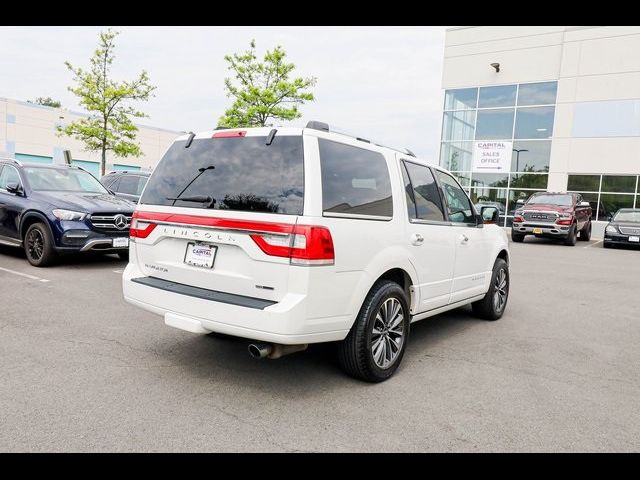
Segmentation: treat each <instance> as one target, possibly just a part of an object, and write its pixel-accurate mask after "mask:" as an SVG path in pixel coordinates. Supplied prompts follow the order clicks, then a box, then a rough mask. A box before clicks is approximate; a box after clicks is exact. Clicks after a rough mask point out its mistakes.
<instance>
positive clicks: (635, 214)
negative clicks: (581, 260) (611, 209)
mask: <svg viewBox="0 0 640 480" xmlns="http://www.w3.org/2000/svg"><path fill="white" fill-rule="evenodd" d="M612 245H636V246H638V245H640V208H621V209H620V210H618V211H617V212H616V213H615V215H613V217H612V218H611V221H610V222H609V224H608V225H607V226H606V227H605V229H604V241H603V242H602V246H603V247H604V248H609V247H611V246H612Z"/></svg>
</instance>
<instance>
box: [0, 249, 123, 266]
mask: <svg viewBox="0 0 640 480" xmlns="http://www.w3.org/2000/svg"><path fill="white" fill-rule="evenodd" d="M2 256H7V257H10V258H19V259H22V260H24V262H25V265H29V262H27V257H26V256H25V254H24V250H23V249H21V248H14V247H7V246H4V245H0V263H1V262H2ZM105 265H106V266H109V267H114V268H118V267H122V268H124V267H125V266H126V265H127V262H126V261H125V260H120V257H118V255H116V254H104V253H92V252H90V253H79V254H70V255H61V256H59V257H58V258H56V260H55V262H54V263H53V264H52V265H51V266H48V267H46V268H45V269H44V270H47V269H50V268H52V269H56V268H61V267H63V268H64V267H69V266H73V267H74V268H84V267H86V268H95V267H96V266H105Z"/></svg>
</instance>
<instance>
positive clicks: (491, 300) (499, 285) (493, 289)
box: [471, 258, 509, 320]
mask: <svg viewBox="0 0 640 480" xmlns="http://www.w3.org/2000/svg"><path fill="white" fill-rule="evenodd" d="M508 299H509V265H507V262H505V261H504V259H502V258H498V259H496V263H494V264H493V273H492V274H491V285H490V286H489V290H488V291H487V294H486V295H485V296H484V298H483V299H482V300H478V301H477V302H474V303H472V304H471V308H473V313H474V314H475V315H477V316H478V317H480V318H484V319H485V320H498V319H499V318H500V317H502V314H503V313H504V310H505V308H506V307H507V300H508Z"/></svg>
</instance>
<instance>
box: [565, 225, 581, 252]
mask: <svg viewBox="0 0 640 480" xmlns="http://www.w3.org/2000/svg"><path fill="white" fill-rule="evenodd" d="M577 241H578V226H577V225H576V224H575V223H574V224H573V225H571V228H570V229H569V235H567V238H565V239H564V244H565V245H567V246H569V247H573V246H574V245H575V244H576V242H577Z"/></svg>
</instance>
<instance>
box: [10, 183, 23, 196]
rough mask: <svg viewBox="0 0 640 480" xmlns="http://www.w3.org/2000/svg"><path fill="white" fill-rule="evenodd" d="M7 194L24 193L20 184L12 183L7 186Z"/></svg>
mask: <svg viewBox="0 0 640 480" xmlns="http://www.w3.org/2000/svg"><path fill="white" fill-rule="evenodd" d="M7 192H9V193H15V194H16V195H20V194H21V193H22V187H21V186H20V184H19V183H18V182H11V183H8V184H7Z"/></svg>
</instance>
